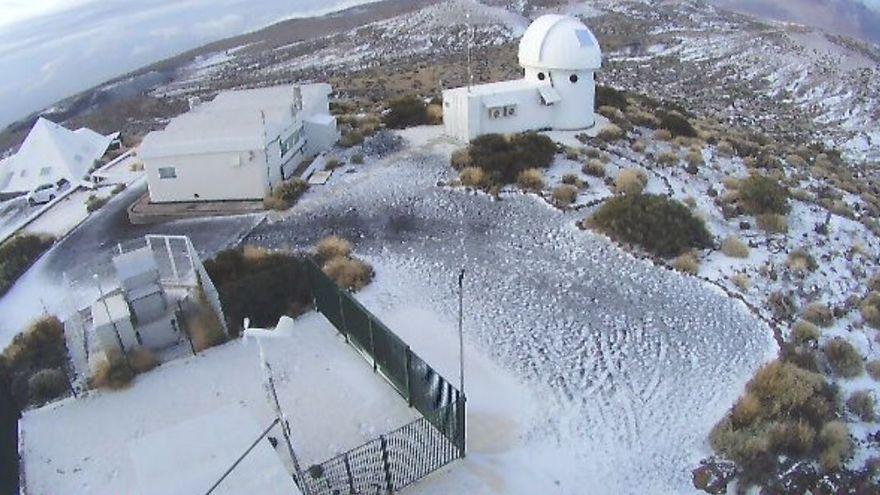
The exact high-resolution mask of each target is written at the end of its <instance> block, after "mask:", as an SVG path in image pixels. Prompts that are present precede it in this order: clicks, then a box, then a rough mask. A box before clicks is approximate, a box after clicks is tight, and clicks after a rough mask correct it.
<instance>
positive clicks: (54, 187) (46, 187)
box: [27, 184, 62, 206]
mask: <svg viewBox="0 0 880 495" xmlns="http://www.w3.org/2000/svg"><path fill="white" fill-rule="evenodd" d="M61 188H62V186H61V185H59V184H42V185H40V186H37V187H36V188H35V189H34V190H33V191H31V192H29V193H28V195H27V202H28V205H30V206H36V205H41V204H44V203H48V202H49V201H52V200H53V199H55V197H56V196H58V194H60V193H61Z"/></svg>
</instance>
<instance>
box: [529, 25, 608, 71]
mask: <svg viewBox="0 0 880 495" xmlns="http://www.w3.org/2000/svg"><path fill="white" fill-rule="evenodd" d="M519 63H520V65H522V66H523V67H535V68H541V69H559V70H595V69H599V68H600V67H601V66H602V51H601V49H600V48H599V42H598V41H597V40H596V37H595V36H594V35H593V33H592V31H590V29H589V28H588V27H587V26H586V25H584V23H582V22H581V21H579V20H577V19H576V18H574V17H571V16H566V15H555V14H551V15H544V16H541V17H539V18H537V19H535V21H534V22H532V24H531V25H530V26H529V27H528V29H526V32H525V33H524V34H523V37H522V39H521V40H520V43H519Z"/></svg>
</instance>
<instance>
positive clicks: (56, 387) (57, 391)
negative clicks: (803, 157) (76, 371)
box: [28, 368, 70, 404]
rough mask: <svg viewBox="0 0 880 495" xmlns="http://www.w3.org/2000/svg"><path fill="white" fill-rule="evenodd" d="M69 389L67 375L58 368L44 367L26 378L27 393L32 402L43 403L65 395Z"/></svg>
mask: <svg viewBox="0 0 880 495" xmlns="http://www.w3.org/2000/svg"><path fill="white" fill-rule="evenodd" d="M69 390H70V384H69V383H68V381H67V375H65V374H64V371H63V370H61V369H59V368H45V369H42V370H40V371H37V372H36V373H34V374H33V375H31V376H30V378H28V395H29V396H30V402H31V403H32V404H45V403H46V402H49V401H51V400H53V399H55V398H57V397H63V396H65V395H67V392H68V391H69Z"/></svg>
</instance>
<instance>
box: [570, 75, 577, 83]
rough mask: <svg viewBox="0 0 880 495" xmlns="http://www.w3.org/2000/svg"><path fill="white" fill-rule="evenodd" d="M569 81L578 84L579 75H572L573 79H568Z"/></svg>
mask: <svg viewBox="0 0 880 495" xmlns="http://www.w3.org/2000/svg"><path fill="white" fill-rule="evenodd" d="M568 80H569V81H571V82H572V83H576V82H578V75H577V74H572V75H571V77H569V78H568Z"/></svg>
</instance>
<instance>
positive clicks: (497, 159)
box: [467, 133, 556, 184]
mask: <svg viewBox="0 0 880 495" xmlns="http://www.w3.org/2000/svg"><path fill="white" fill-rule="evenodd" d="M467 154H468V156H469V158H470V163H471V164H472V165H473V166H475V167H480V168H482V169H483V170H485V171H486V172H487V173H488V174H489V175H490V177H491V178H492V181H493V182H495V183H501V184H512V183H514V182H516V179H517V176H518V175H519V174H520V172H522V171H523V170H526V169H530V168H547V167H549V166H550V164H551V163H552V162H553V157H554V156H555V155H556V144H555V143H554V142H553V140H551V139H550V138H548V137H547V136H543V135H541V134H537V133H525V134H515V135H513V136H510V137H505V136H502V135H500V134H486V135H484V136H480V137H478V138H476V139H474V140H473V141H471V143H470V146H468V152H467Z"/></svg>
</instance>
